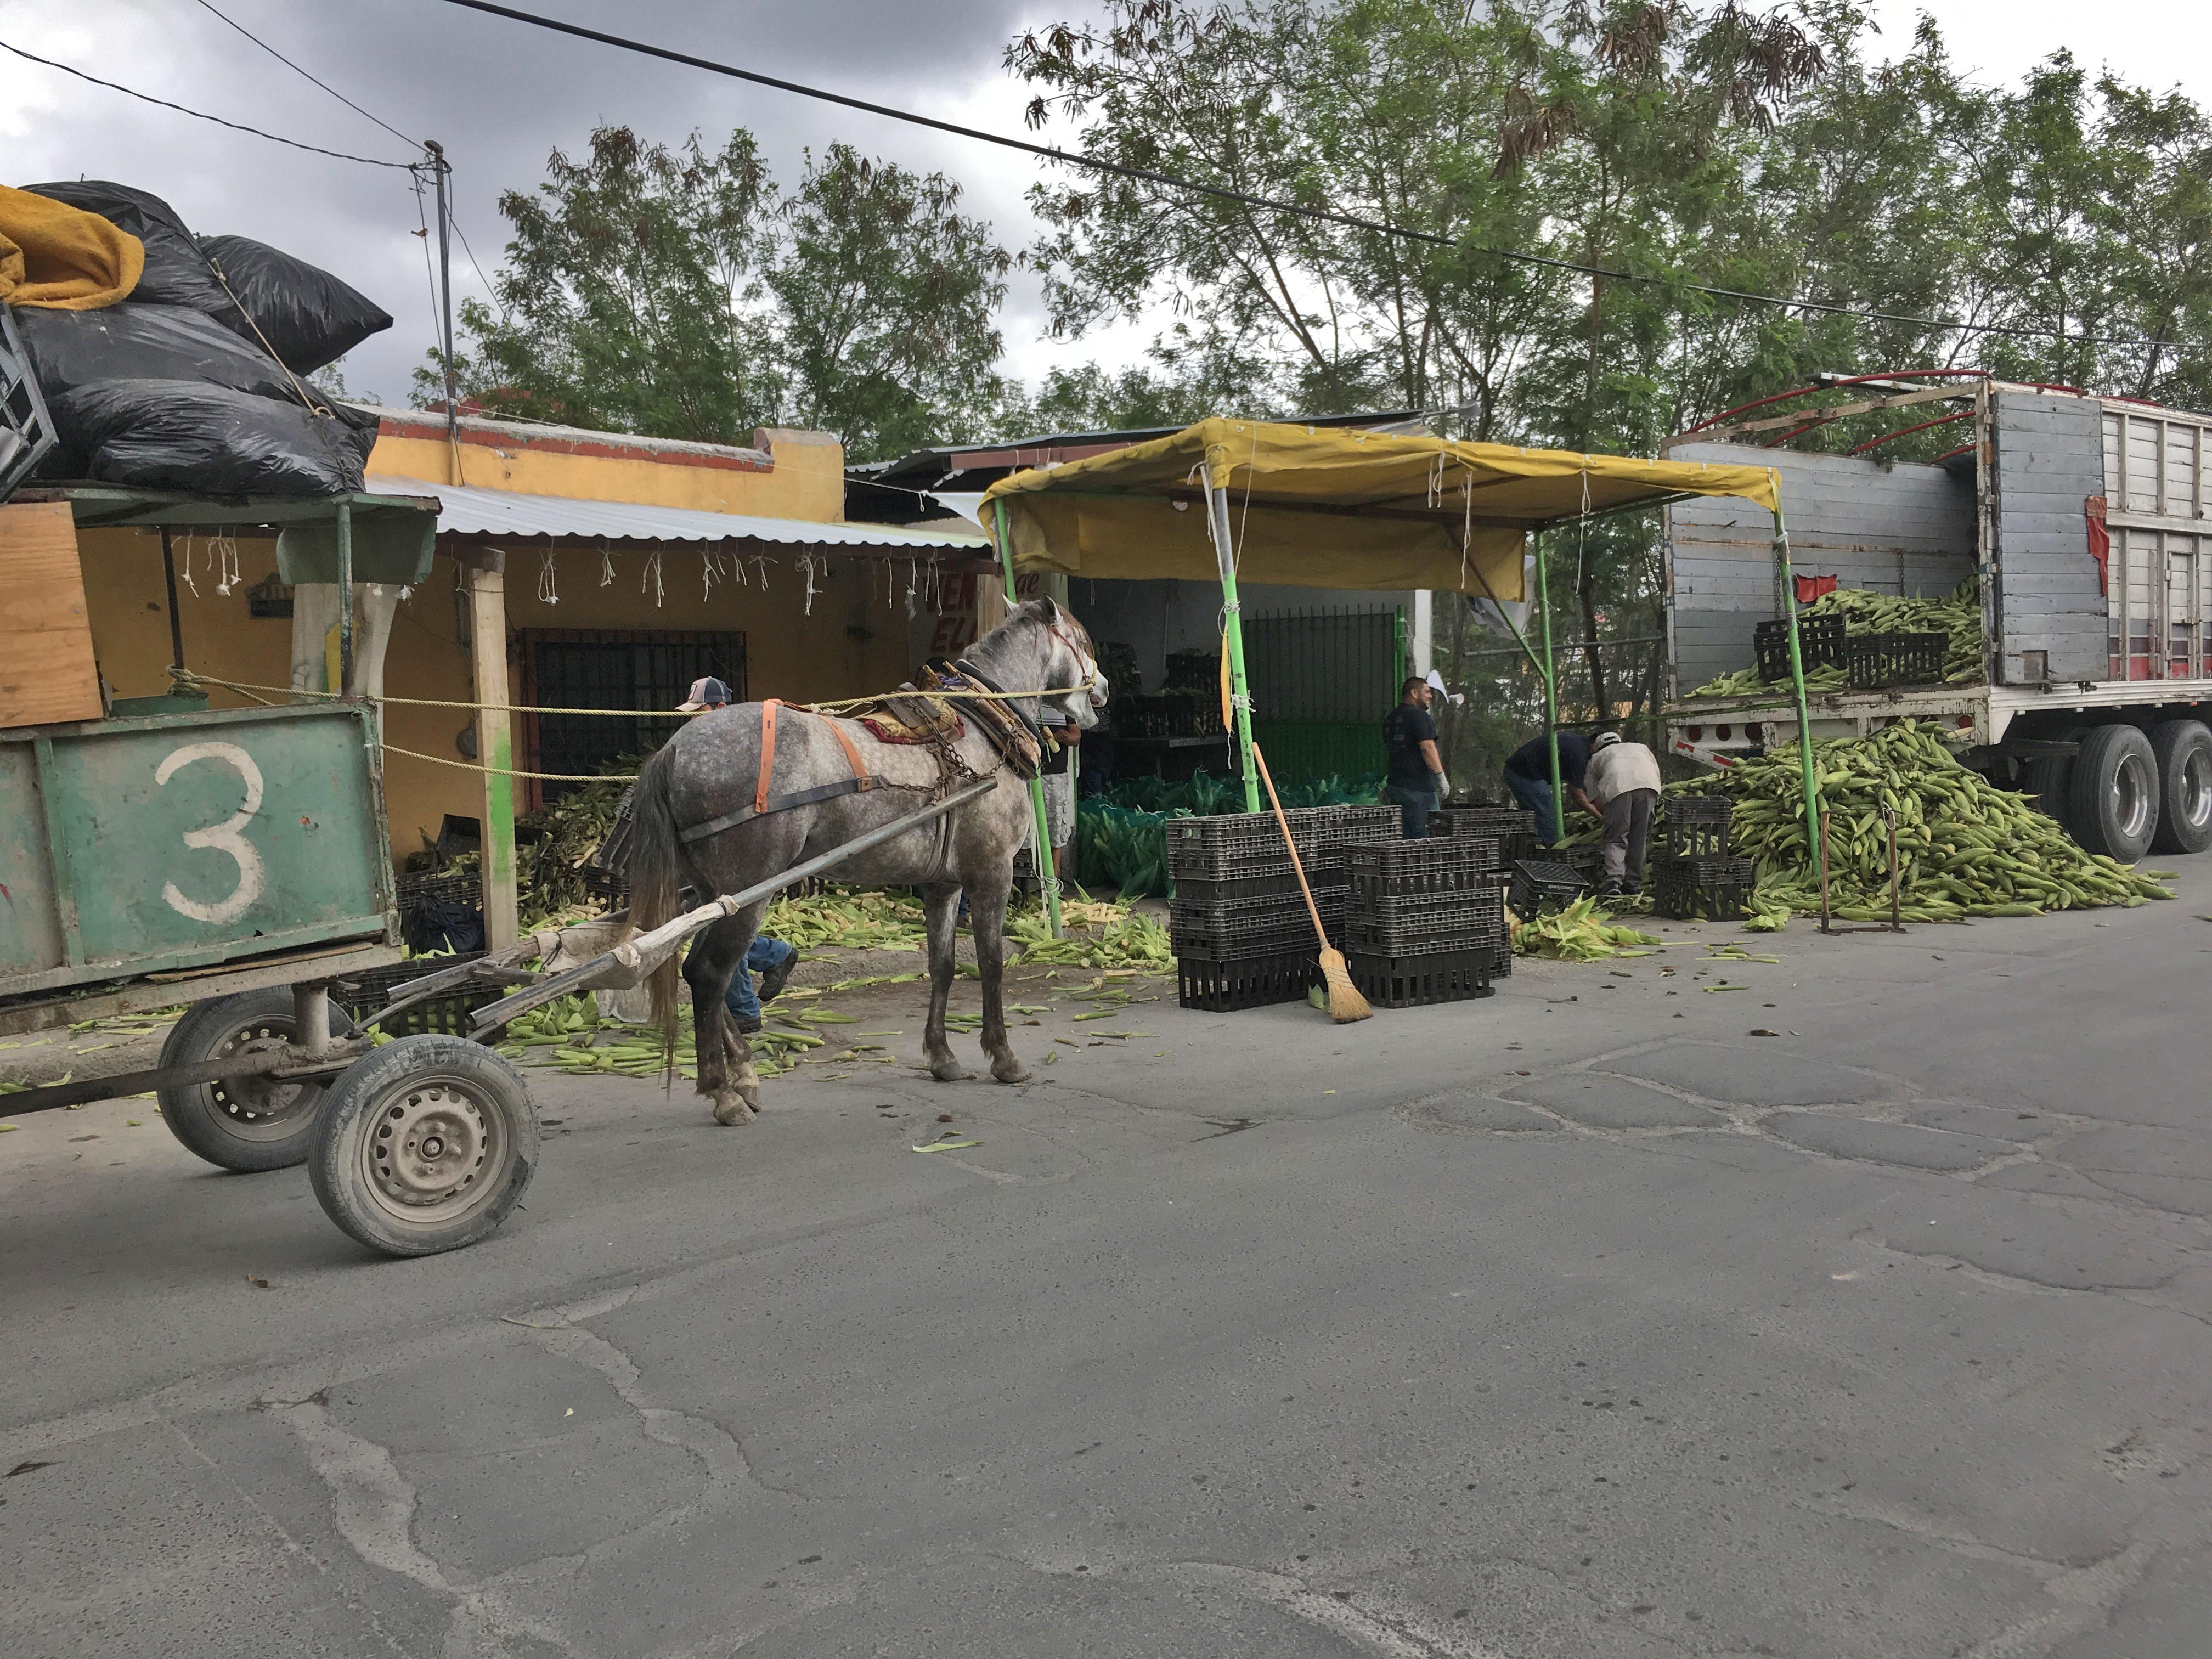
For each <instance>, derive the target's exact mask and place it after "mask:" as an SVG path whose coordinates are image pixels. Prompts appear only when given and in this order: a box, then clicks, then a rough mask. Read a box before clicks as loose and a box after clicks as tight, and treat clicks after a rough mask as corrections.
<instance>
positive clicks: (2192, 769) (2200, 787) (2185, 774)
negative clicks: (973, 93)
mask: <svg viewBox="0 0 2212 1659" xmlns="http://www.w3.org/2000/svg"><path fill="white" fill-rule="evenodd" d="M2176 781H2177V782H2178V783H2179V786H2180V788H2179V792H2178V793H2179V794H2180V796H2181V799H2179V800H2178V801H2176V802H2175V803H2174V804H2173V818H2174V822H2175V823H2181V824H2185V825H2187V826H2188V827H2189V828H2190V829H2203V827H2204V826H2205V824H2206V823H2207V822H2208V821H2212V747H2207V746H2206V745H2204V744H2198V745H2197V747H2196V748H2194V749H2192V750H2190V751H2189V754H2188V756H2187V757H2186V758H2185V759H2184V760H2183V762H2182V763H2181V776H2180V777H2179V779H2178V780H2176Z"/></svg>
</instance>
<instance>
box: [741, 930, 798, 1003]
mask: <svg viewBox="0 0 2212 1659" xmlns="http://www.w3.org/2000/svg"><path fill="white" fill-rule="evenodd" d="M798 954H799V947H798V946H797V945H786V944H785V943H784V942H783V941H782V940H781V939H770V938H769V936H768V935H767V934H766V933H763V934H761V935H760V936H759V937H758V938H757V939H754V940H753V946H752V949H751V950H750V951H746V952H745V959H744V963H743V965H741V966H740V967H739V968H738V971H737V972H736V973H734V974H732V975H730V988H729V991H728V994H726V995H725V996H724V997H723V999H722V1002H723V1005H724V1006H726V1007H727V1008H728V1009H729V1011H730V1012H732V1014H735V1015H736V1016H737V1017H738V1018H739V1019H741V1020H742V1019H758V1018H760V1017H761V1006H760V998H759V997H758V996H757V995H756V994H754V991H753V975H755V974H764V973H766V972H768V970H769V969H771V968H780V967H781V966H782V965H783V964H784V963H787V962H788V961H790V960H791V958H792V957H795V956H797V955H798Z"/></svg>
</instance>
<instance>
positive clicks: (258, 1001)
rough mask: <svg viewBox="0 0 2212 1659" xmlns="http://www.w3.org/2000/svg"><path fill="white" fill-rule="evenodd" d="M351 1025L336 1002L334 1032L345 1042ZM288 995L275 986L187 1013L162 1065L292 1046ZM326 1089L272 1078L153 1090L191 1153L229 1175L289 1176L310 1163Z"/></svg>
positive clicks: (322, 1083) (177, 1026)
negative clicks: (309, 1152)
mask: <svg viewBox="0 0 2212 1659" xmlns="http://www.w3.org/2000/svg"><path fill="white" fill-rule="evenodd" d="M293 1030H294V1026H293V1023H292V993H291V990H290V988H289V987H286V986H278V987H276V988H274V989H272V990H267V991H246V992H243V993H241V994H239V995H237V996H234V997H217V998H216V999H215V1000H213V1001H211V1002H203V1003H199V1004H197V1005H196V1006H193V1007H192V1008H191V1009H189V1010H187V1011H186V1012H185V1017H184V1018H182V1019H180V1020H179V1021H178V1022H177V1023H176V1024H175V1025H173V1027H171V1028H170V1030H169V1040H168V1041H167V1042H165V1043H163V1044H162V1045H161V1064H162V1065H164V1066H194V1065H197V1064H198V1063H199V1062H200V1061H202V1060H220V1059H222V1057H223V1056H224V1055H226V1054H238V1053H241V1052H243V1051H245V1050H246V1049H250V1048H263V1047H265V1046H266V1045H268V1044H270V1043H272V1042H289V1041H290V1040H291V1037H292V1034H293ZM352 1030H353V1022H352V1021H351V1020H349V1019H348V1018H346V1017H345V1014H344V1012H343V1011H342V1010H341V1009H340V1008H339V1007H338V1006H337V1004H335V1003H333V1004H331V1035H332V1036H345V1035H347V1034H349V1033H350V1032H351V1031H352ZM329 1086H330V1085H328V1083H327V1082H325V1081H322V1080H319V1079H318V1080H315V1081H311V1082H304V1083H282V1082H279V1081H278V1080H277V1079H275V1078H273V1077H241V1078H224V1079H221V1080H219V1081H217V1082H215V1083H191V1084H186V1085H185V1086H183V1087H182V1088H174V1089H162V1090H159V1091H156V1097H157V1098H158V1099H159V1100H160V1102H161V1121H162V1122H164V1123H166V1124H167V1125H168V1126H169V1133H171V1134H173V1135H174V1136H176V1138H177V1139H179V1140H180V1141H182V1142H183V1143H184V1145H185V1150H186V1151H188V1152H197V1154H198V1155H199V1156H200V1157H202V1158H205V1159H206V1160H207V1161H208V1162H209V1163H210V1164H218V1165H220V1166H221V1167H222V1168H223V1169H226V1170H289V1169H290V1168H291V1167H292V1166H293V1165H294V1164H304V1163H306V1162H307V1147H308V1145H309V1143H310V1142H311V1141H312V1140H313V1136H314V1131H315V1109H316V1108H317V1107H319V1106H320V1105H321V1104H322V1103H323V1097H324V1095H325V1092H327V1091H328V1089H329Z"/></svg>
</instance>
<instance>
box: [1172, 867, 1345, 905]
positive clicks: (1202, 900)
mask: <svg viewBox="0 0 2212 1659" xmlns="http://www.w3.org/2000/svg"><path fill="white" fill-rule="evenodd" d="M1306 881H1307V884H1309V885H1310V886H1311V887H1312V889H1313V895H1314V900H1315V902H1316V903H1319V902H1322V896H1323V895H1324V894H1325V893H1334V896H1335V897H1336V898H1337V900H1338V902H1342V900H1343V897H1344V891H1343V889H1344V878H1343V876H1342V875H1341V874H1340V873H1339V874H1334V875H1332V876H1331V877H1330V878H1329V879H1328V880H1327V881H1316V880H1315V879H1314V873H1313V872H1312V871H1310V870H1309V871H1308V872H1306ZM1281 895H1287V896H1288V898H1289V902H1291V903H1292V904H1297V905H1300V906H1301V908H1303V902H1302V901H1301V900H1300V899H1299V897H1298V878H1297V872H1294V871H1293V870H1291V867H1290V860H1288V859H1285V860H1283V867H1282V868H1281V869H1280V870H1278V871H1275V872H1272V873H1270V874H1267V875H1260V876H1177V877H1176V884H1175V893H1174V895H1173V896H1174V897H1175V899H1176V901H1177V902H1182V901H1188V902H1191V903H1194V904H1218V903H1221V902H1224V901H1226V900H1229V899H1247V898H1270V897H1274V896H1281Z"/></svg>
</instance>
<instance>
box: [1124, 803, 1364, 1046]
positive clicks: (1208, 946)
mask: <svg viewBox="0 0 2212 1659" xmlns="http://www.w3.org/2000/svg"><path fill="white" fill-rule="evenodd" d="M1284 816H1285V817H1286V818H1287V819H1288V820H1289V821H1290V826H1291V839H1292V840H1293V841H1294V842H1296V843H1297V849H1298V860H1299V863H1300V865H1301V866H1303V867H1304V871H1305V878H1306V881H1307V883H1308V884H1309V885H1310V887H1311V888H1312V890H1313V896H1314V904H1315V907H1316V908H1317V909H1318V910H1319V911H1320V912H1321V919H1322V926H1323V927H1326V928H1327V929H1328V930H1329V933H1330V935H1331V937H1332V938H1333V937H1334V935H1335V933H1336V932H1337V930H1338V929H1340V928H1341V927H1343V926H1344V922H1345V901H1346V894H1347V891H1348V878H1347V876H1346V870H1345V849H1346V847H1347V846H1349V845H1350V844H1351V843H1352V842H1353V841H1354V840H1361V841H1365V840H1370V839H1372V838H1374V837H1376V836H1381V835H1384V834H1388V833H1391V832H1393V831H1395V829H1396V826H1397V822H1398V809H1397V808H1396V807H1395V806H1309V807H1297V808H1293V809H1291V811H1288V812H1286V813H1285V814H1284ZM1165 833H1166V836H1167V843H1168V872H1169V874H1170V875H1171V876H1173V877H1174V878H1175V896H1174V897H1173V899H1171V900H1170V902H1169V905H1168V929H1169V933H1170V935H1171V936H1172V937H1173V939H1174V941H1175V948H1176V974H1177V978H1178V980H1179V981H1180V1000H1181V1001H1182V1006H1184V1007H1186V1008H1200V1009H1206V1010H1208V1011H1210V1012H1223V1013H1225V1012H1233V1011H1235V1010H1237V1009H1240V1008H1258V1007H1263V1006H1267V1004H1269V1003H1276V1002H1296V1001H1297V1000H1300V999H1301V998H1303V997H1304V995H1305V994H1306V992H1307V990H1308V989H1309V988H1310V987H1312V986H1314V985H1315V984H1317V983H1318V982H1319V973H1320V964H1319V958H1318V954H1317V953H1318V952H1319V951H1320V948H1321V947H1320V942H1319V941H1318V940H1317V939H1316V938H1315V936H1314V926H1313V918H1312V917H1311V916H1310V915H1308V914H1307V911H1306V902H1305V898H1304V895H1303V894H1301V893H1300V892H1299V890H1298V878H1297V872H1295V871H1294V870H1292V868H1291V855H1290V854H1289V852H1288V851H1287V850H1286V849H1285V847H1284V846H1283V832H1282V829H1281V828H1280V827H1279V825H1278V824H1277V823H1276V822H1275V815H1274V814H1273V812H1235V813H1226V814H1223V815H1221V816H1218V817H1189V818H1170V819H1169V820H1168V823H1167V824H1166V826H1165Z"/></svg>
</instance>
